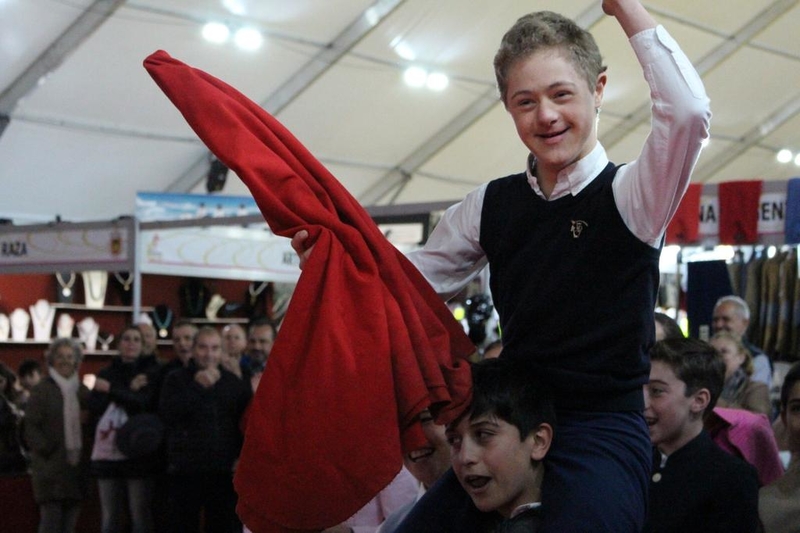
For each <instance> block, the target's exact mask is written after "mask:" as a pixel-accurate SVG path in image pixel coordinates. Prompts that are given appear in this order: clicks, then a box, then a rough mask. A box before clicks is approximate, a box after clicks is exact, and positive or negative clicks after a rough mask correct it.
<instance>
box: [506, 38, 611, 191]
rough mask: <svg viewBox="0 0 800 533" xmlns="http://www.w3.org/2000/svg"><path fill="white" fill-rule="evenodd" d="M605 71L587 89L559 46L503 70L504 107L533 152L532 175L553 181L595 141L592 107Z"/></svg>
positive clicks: (599, 94)
mask: <svg viewBox="0 0 800 533" xmlns="http://www.w3.org/2000/svg"><path fill="white" fill-rule="evenodd" d="M605 84H606V75H605V74H604V73H603V74H600V75H598V77H597V81H596V84H595V86H594V88H593V89H590V88H589V87H588V86H587V84H586V78H585V77H584V76H583V75H582V74H580V73H579V72H578V70H576V68H575V66H574V65H573V64H572V62H570V61H569V60H568V59H567V58H566V56H565V54H564V52H562V51H561V50H560V49H559V48H548V49H544V50H541V51H538V52H535V53H533V54H532V55H530V56H528V57H526V58H523V59H519V60H517V61H516V62H515V63H514V64H513V65H512V66H511V68H510V69H509V72H508V92H507V97H506V98H507V99H506V107H507V109H508V111H509V113H511V117H512V119H513V120H514V125H515V126H516V128H517V134H518V135H519V138H520V139H521V140H522V142H523V143H524V144H525V146H526V147H527V148H528V150H530V151H531V153H532V154H533V155H534V156H535V157H536V175H537V177H538V178H539V181H540V184H541V182H542V180H544V181H545V182H547V183H555V178H556V176H557V174H558V172H560V171H561V170H563V169H564V168H566V167H568V166H569V165H571V164H573V163H575V162H576V161H578V160H579V159H581V158H582V157H584V156H586V155H587V154H589V152H591V151H592V149H593V148H594V146H595V145H596V144H597V127H596V125H597V109H598V108H599V107H600V104H601V103H602V101H603V89H604V88H605Z"/></svg>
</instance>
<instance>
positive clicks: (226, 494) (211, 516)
mask: <svg viewBox="0 0 800 533" xmlns="http://www.w3.org/2000/svg"><path fill="white" fill-rule="evenodd" d="M221 356H222V338H221V336H220V333H219V331H217V330H216V329H214V328H211V327H203V328H201V329H199V330H198V332H197V335H195V339H194V348H193V355H192V358H191V360H190V361H189V364H188V365H187V366H186V367H184V368H181V369H178V370H176V371H174V372H172V373H170V374H169V375H168V376H167V378H166V380H165V381H164V384H163V386H162V389H161V399H160V405H159V414H160V415H161V418H162V420H163V421H164V424H165V425H166V428H167V459H168V466H167V475H168V478H169V480H168V492H169V511H168V512H169V531H170V532H173V533H181V532H191V531H199V524H200V516H201V512H203V513H204V516H205V531H207V532H209V533H240V532H241V531H242V524H241V522H239V520H238V518H237V516H236V511H235V509H236V492H235V491H234V489H233V471H234V468H235V465H236V462H237V461H238V458H239V453H240V452H241V447H242V440H243V435H242V432H241V429H240V427H241V426H240V422H241V418H242V414H243V413H244V410H245V408H246V407H247V404H248V403H249V401H250V397H251V392H250V388H249V387H248V385H247V384H246V383H244V382H243V381H242V380H241V379H239V378H238V377H236V376H235V375H234V374H232V373H230V372H229V371H227V370H225V369H224V368H222V367H221V366H220V364H219V362H220V358H221ZM265 482H268V481H267V480H265Z"/></svg>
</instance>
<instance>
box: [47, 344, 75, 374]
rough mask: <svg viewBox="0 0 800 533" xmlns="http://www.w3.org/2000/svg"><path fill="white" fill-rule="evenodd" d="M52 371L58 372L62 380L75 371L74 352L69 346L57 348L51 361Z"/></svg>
mask: <svg viewBox="0 0 800 533" xmlns="http://www.w3.org/2000/svg"><path fill="white" fill-rule="evenodd" d="M51 362H52V366H53V370H55V371H56V372H58V374H59V375H61V377H63V378H70V377H72V374H74V373H75V370H76V369H77V361H76V358H75V352H74V351H73V350H72V348H71V347H69V346H65V345H62V346H59V347H58V348H57V349H56V353H55V355H54V356H53V358H52V360H51Z"/></svg>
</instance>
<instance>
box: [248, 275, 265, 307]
mask: <svg viewBox="0 0 800 533" xmlns="http://www.w3.org/2000/svg"><path fill="white" fill-rule="evenodd" d="M267 285H269V282H268V281H264V282H262V283H261V285H259V286H258V287H257V288H256V283H255V282H253V283H251V284H250V285H248V286H247V292H248V293H249V294H250V307H254V306H255V305H256V301H258V297H259V295H260V294H261V293H262V292H264V289H266V288H267Z"/></svg>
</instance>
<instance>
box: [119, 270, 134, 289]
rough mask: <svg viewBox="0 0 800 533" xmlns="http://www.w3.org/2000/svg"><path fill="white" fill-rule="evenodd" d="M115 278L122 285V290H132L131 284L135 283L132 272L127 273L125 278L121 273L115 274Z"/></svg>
mask: <svg viewBox="0 0 800 533" xmlns="http://www.w3.org/2000/svg"><path fill="white" fill-rule="evenodd" d="M114 277H115V278H117V281H119V282H120V283H121V284H122V290H124V291H129V290H131V284H132V283H133V274H132V273H131V272H127V277H125V276H123V275H122V274H120V273H119V272H114Z"/></svg>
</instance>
